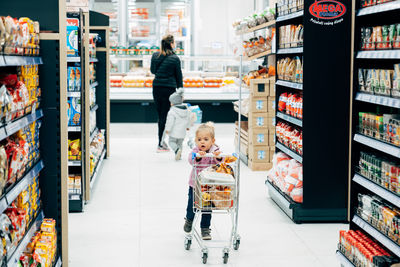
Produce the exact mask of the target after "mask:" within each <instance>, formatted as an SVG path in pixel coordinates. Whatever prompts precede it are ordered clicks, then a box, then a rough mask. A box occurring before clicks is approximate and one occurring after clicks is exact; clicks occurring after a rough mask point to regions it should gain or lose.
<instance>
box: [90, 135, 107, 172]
mask: <svg viewBox="0 0 400 267" xmlns="http://www.w3.org/2000/svg"><path fill="white" fill-rule="evenodd" d="M104 145H105V137H104V132H102V131H99V132H98V133H97V135H96V136H95V138H93V140H92V142H91V143H90V176H92V175H93V173H94V170H95V167H96V166H97V163H98V162H99V160H100V156H101V154H102V153H103V150H104Z"/></svg>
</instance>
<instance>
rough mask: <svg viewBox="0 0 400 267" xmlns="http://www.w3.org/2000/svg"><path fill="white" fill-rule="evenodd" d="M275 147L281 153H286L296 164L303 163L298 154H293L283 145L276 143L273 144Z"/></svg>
mask: <svg viewBox="0 0 400 267" xmlns="http://www.w3.org/2000/svg"><path fill="white" fill-rule="evenodd" d="M275 147H276V148H278V149H279V150H281V151H282V152H284V153H286V154H287V155H289V156H290V157H291V158H293V159H295V160H297V161H298V162H300V163H302V162H303V157H302V156H300V155H299V154H297V153H295V152H293V151H292V150H291V149H289V148H287V147H286V146H285V145H283V144H281V143H279V142H278V141H277V142H276V143H275Z"/></svg>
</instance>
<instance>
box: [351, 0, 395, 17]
mask: <svg viewBox="0 0 400 267" xmlns="http://www.w3.org/2000/svg"><path fill="white" fill-rule="evenodd" d="M396 9H400V1H393V2H389V3H385V4H378V5H375V6H370V7H365V8H361V9H360V10H358V12H357V16H365V15H370V14H379V13H382V12H387V11H392V10H396Z"/></svg>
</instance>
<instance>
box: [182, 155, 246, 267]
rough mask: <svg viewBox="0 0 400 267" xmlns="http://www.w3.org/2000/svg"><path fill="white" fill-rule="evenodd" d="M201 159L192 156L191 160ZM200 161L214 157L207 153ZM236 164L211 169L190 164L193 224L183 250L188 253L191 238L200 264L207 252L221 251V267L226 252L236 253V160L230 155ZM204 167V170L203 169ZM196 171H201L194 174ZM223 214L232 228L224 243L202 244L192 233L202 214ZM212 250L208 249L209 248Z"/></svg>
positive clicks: (217, 165) (206, 242)
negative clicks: (228, 219)
mask: <svg viewBox="0 0 400 267" xmlns="http://www.w3.org/2000/svg"><path fill="white" fill-rule="evenodd" d="M195 157H202V156H200V155H199V154H196V153H193V158H195ZM203 157H215V155H214V154H211V153H208V154H206V155H204V156H203ZM218 157H224V158H228V157H229V158H232V155H219V156H218ZM233 157H234V158H236V160H234V161H233V162H230V163H227V162H226V161H225V163H221V164H216V165H214V166H209V165H207V166H205V165H201V164H197V163H196V161H194V162H195V163H194V165H193V167H194V174H195V186H194V190H193V210H194V213H195V217H194V220H193V227H192V231H191V232H190V233H189V234H187V236H186V238H185V249H186V250H189V249H190V246H191V244H192V239H193V237H194V238H195V239H196V241H197V242H198V244H199V246H200V248H201V252H202V259H203V263H204V264H206V263H207V258H208V252H209V248H222V254H223V255H222V256H223V261H224V263H227V262H228V258H229V252H230V250H231V248H232V247H233V249H234V250H238V249H239V245H240V236H239V235H238V234H237V216H238V205H237V203H238V192H239V191H238V178H239V170H238V157H237V156H236V155H235V154H234V155H233ZM205 167H207V168H205ZM197 168H201V169H203V171H201V172H199V173H198V172H197ZM211 213H212V214H227V215H230V216H231V219H232V228H231V233H230V237H229V239H228V240H217V241H203V239H202V238H201V235H200V233H199V231H198V230H197V229H196V223H197V222H198V220H199V218H201V215H202V214H211ZM211 244H212V245H213V246H210V245H211Z"/></svg>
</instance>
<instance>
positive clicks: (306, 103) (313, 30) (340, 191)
mask: <svg viewBox="0 0 400 267" xmlns="http://www.w3.org/2000/svg"><path fill="white" fill-rule="evenodd" d="M314 3H315V1H312V0H306V1H304V11H301V12H298V13H295V14H290V15H287V16H282V17H280V16H279V17H277V20H276V38H275V42H276V47H279V27H281V26H284V25H288V24H296V25H297V24H303V26H304V40H303V47H302V48H288V49H287V50H286V49H285V50H278V53H277V55H276V57H277V59H276V61H278V60H280V59H281V58H286V57H295V56H296V55H297V56H300V58H301V57H302V62H303V74H304V75H303V83H302V84H300V83H293V82H288V81H282V80H277V81H276V84H275V85H276V87H275V88H276V105H275V106H278V103H279V96H280V95H281V94H282V93H284V92H290V93H298V94H301V95H302V96H303V119H302V120H301V126H302V130H303V155H302V157H300V156H299V155H297V154H294V153H291V152H293V151H290V150H289V154H292V156H294V158H295V159H296V158H297V159H296V160H298V161H299V162H302V164H303V203H301V204H298V205H296V208H295V209H293V208H292V209H291V212H292V213H295V214H296V216H295V217H296V219H293V218H292V220H293V221H294V222H296V223H302V222H345V221H347V205H348V202H347V197H348V179H347V176H348V153H347V149H348V147H349V146H348V144H349V138H348V134H349V124H348V121H347V120H343V118H348V117H349V115H350V109H349V107H350V72H349V69H350V63H351V60H350V53H351V45H350V44H351V30H350V29H351V12H346V13H345V14H344V15H343V16H342V17H341V18H340V19H342V18H343V21H341V22H340V23H335V24H333V25H320V24H317V23H314V22H313V21H316V20H318V19H316V18H315V17H314V16H312V14H311V13H310V6H311V5H312V4H314ZM341 3H343V4H344V5H345V6H346V9H347V10H352V3H351V2H350V3H348V2H346V3H345V2H344V1H341ZM279 51H280V52H279ZM327 51H329V53H328V54H327V53H326V52H327ZM283 52H284V53H283ZM291 52H293V53H291ZM301 52H302V53H301ZM321 55H324V58H321ZM332 68H333V69H335V71H328V70H329V69H332ZM335 77H341V78H340V79H337V78H335ZM321 85H323V87H324V89H323V90H321ZM321 99H324V101H320V100H321ZM338 103H340V108H338ZM321 111H323V112H321ZM276 117H278V118H280V119H283V120H286V121H289V123H292V124H294V125H297V126H299V124H300V121H297V120H296V121H295V122H296V123H293V122H294V121H293V120H292V119H291V118H289V117H286V116H282V114H281V113H280V112H279V111H278V110H277V113H276ZM282 117H284V118H282ZM321 132H323V133H324V134H320V133H321ZM327 140H334V142H335V143H340V144H341V145H340V146H330V149H329V152H326V147H325V145H326V144H327ZM280 148H281V144H280V143H279V142H277V143H276V150H277V151H283V152H288V150H287V148H286V147H283V148H282V149H280ZM322 154H323V155H324V156H323V157H319V156H317V155H322ZM324 162H325V163H326V162H334V163H335V168H331V169H330V171H329V172H328V173H327V172H324V170H323V169H324V167H323V166H324ZM321 173H325V174H324V177H321ZM321 179H322V180H323V183H324V185H325V186H327V187H328V188H329V190H327V191H328V192H322V191H321V190H319V189H318V187H319V186H320V184H321ZM277 204H278V205H279V206H280V207H281V208H282V209H285V207H282V206H281V205H280V204H279V203H278V202H277Z"/></svg>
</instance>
